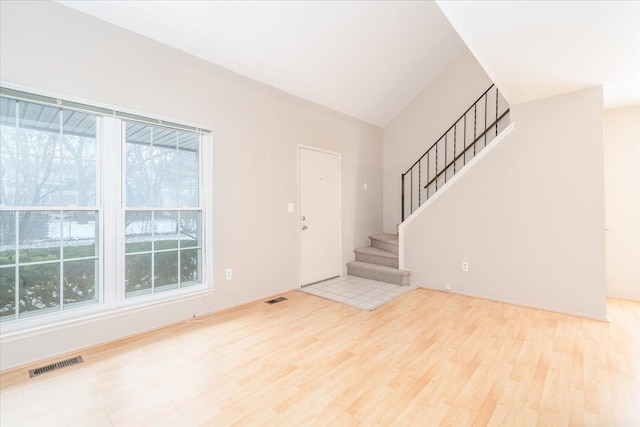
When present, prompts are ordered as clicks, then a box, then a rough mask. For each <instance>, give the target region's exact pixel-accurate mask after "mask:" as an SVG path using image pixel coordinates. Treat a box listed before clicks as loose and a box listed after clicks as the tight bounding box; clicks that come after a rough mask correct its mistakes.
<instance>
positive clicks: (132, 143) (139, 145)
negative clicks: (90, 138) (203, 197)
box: [123, 122, 202, 297]
mask: <svg viewBox="0 0 640 427" xmlns="http://www.w3.org/2000/svg"><path fill="white" fill-rule="evenodd" d="M123 128H124V132H125V135H126V138H125V140H126V149H125V173H126V191H125V200H126V216H125V217H126V219H125V222H126V227H125V235H126V240H125V252H126V255H125V257H126V263H125V265H126V267H125V283H126V296H127V297H133V296H137V295H144V294H149V293H156V292H162V291H166V290H170V289H175V288H180V287H187V286H193V285H194V284H197V283H198V282H199V281H200V265H201V256H200V254H201V249H202V243H201V242H202V240H201V234H202V233H201V231H200V230H201V227H200V223H201V218H202V210H201V209H200V203H199V200H200V198H199V190H200V185H199V179H198V177H199V169H200V167H199V156H198V153H199V138H198V135H196V134H194V133H187V132H182V131H178V130H174V129H166V128H161V127H157V126H150V125H146V124H142V123H135V122H126V123H125V124H124V125H123Z"/></svg>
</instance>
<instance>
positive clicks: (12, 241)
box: [0, 211, 16, 265]
mask: <svg viewBox="0 0 640 427" xmlns="http://www.w3.org/2000/svg"><path fill="white" fill-rule="evenodd" d="M15 216H16V212H15V211H1V212H0V265H8V264H15V262H16V221H15Z"/></svg>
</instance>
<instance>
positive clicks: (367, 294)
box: [300, 276, 416, 310]
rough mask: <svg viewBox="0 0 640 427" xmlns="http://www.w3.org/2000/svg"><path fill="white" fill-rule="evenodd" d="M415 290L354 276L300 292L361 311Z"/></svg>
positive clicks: (327, 281) (317, 284)
mask: <svg viewBox="0 0 640 427" xmlns="http://www.w3.org/2000/svg"><path fill="white" fill-rule="evenodd" d="M414 289H416V287H415V286H398V285H394V284H391V283H384V282H378V281H376V280H370V279H364V278H362V277H356V276H340V277H335V278H333V279H329V280H325V281H324V282H318V283H314V284H313V285H308V286H304V287H302V288H301V289H300V290H301V291H302V292H306V293H308V294H311V295H316V296H319V297H322V298H326V299H330V300H332V301H336V302H341V303H343V304H347V305H350V306H352V307H357V308H361V309H363V310H374V309H376V308H378V307H380V306H381V305H383V304H386V303H388V302H389V301H391V300H392V299H394V298H397V297H399V296H400V295H404V294H406V293H407V292H410V291H412V290H414Z"/></svg>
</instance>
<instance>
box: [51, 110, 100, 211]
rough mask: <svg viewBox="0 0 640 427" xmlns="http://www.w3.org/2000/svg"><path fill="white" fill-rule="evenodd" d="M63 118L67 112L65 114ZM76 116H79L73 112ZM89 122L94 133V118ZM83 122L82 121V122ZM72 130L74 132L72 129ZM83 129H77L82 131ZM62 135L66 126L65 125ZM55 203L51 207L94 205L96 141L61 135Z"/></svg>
mask: <svg viewBox="0 0 640 427" xmlns="http://www.w3.org/2000/svg"><path fill="white" fill-rule="evenodd" d="M65 114H67V112H65ZM73 114H75V115H78V114H81V113H77V112H74V113H73ZM84 116H85V117H87V118H91V119H92V120H90V123H91V124H92V125H93V128H94V129H92V132H93V133H95V117H93V116H89V115H87V114H85V115H84ZM85 121H86V120H85ZM74 130H75V129H74ZM83 130H84V129H78V131H83ZM65 132H66V125H65ZM60 186H61V187H60V195H59V196H58V197H59V198H60V200H59V201H56V200H52V204H54V205H75V206H93V205H95V204H96V140H95V136H92V137H90V138H89V137H86V136H82V134H71V135H67V134H66V133H65V135H64V137H63V138H62V173H61V178H60Z"/></svg>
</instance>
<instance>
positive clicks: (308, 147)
mask: <svg viewBox="0 0 640 427" xmlns="http://www.w3.org/2000/svg"><path fill="white" fill-rule="evenodd" d="M302 150H310V151H317V152H319V153H324V154H330V155H334V156H337V157H338V239H339V240H340V241H339V246H338V252H339V253H338V262H339V265H338V274H339V275H340V276H342V154H341V153H338V152H335V151H330V150H325V149H323V148H318V147H313V146H311V145H304V144H298V145H297V147H296V157H297V158H298V200H297V204H298V212H297V213H298V221H296V224H297V225H298V288H302V203H301V202H302V164H301V163H302V162H301V154H300V153H301V152H302Z"/></svg>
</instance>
